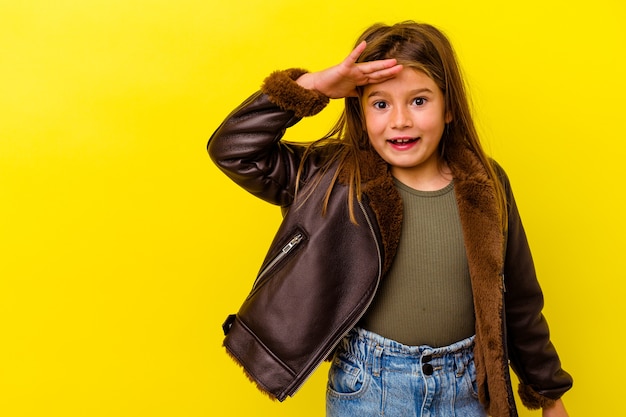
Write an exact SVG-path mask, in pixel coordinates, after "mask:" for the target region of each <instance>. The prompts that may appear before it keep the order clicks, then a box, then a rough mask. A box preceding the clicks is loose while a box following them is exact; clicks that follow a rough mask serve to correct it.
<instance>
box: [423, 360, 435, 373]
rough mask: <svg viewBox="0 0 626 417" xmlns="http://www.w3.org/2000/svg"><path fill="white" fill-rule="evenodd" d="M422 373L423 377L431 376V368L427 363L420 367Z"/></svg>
mask: <svg viewBox="0 0 626 417" xmlns="http://www.w3.org/2000/svg"><path fill="white" fill-rule="evenodd" d="M422 372H424V375H428V376H429V375H432V374H433V366H432V365H431V364H429V363H426V364H424V365H423V366H422Z"/></svg>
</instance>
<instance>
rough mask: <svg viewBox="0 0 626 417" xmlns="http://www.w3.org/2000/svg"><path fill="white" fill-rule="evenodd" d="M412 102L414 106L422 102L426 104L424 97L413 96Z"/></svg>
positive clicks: (420, 104) (421, 104)
mask: <svg viewBox="0 0 626 417" xmlns="http://www.w3.org/2000/svg"><path fill="white" fill-rule="evenodd" d="M413 104H415V105H416V106H423V105H424V104H426V99H425V98H424V97H415V98H414V99H413Z"/></svg>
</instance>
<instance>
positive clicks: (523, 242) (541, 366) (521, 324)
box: [504, 177, 573, 409]
mask: <svg viewBox="0 0 626 417" xmlns="http://www.w3.org/2000/svg"><path fill="white" fill-rule="evenodd" d="M504 185H505V189H506V193H507V200H508V204H509V212H508V232H507V246H506V256H505V264H504V283H505V291H506V292H505V315H506V328H507V330H506V331H507V338H508V354H509V359H510V361H511V367H512V368H513V370H514V371H515V373H516V374H517V376H518V378H519V379H520V387H519V394H520V398H521V400H522V402H523V403H524V404H525V405H526V406H527V407H529V408H531V409H533V408H540V407H544V406H548V405H550V404H551V403H552V402H553V401H554V400H556V399H558V398H560V397H561V396H562V395H563V394H564V393H565V392H566V391H567V390H569V389H570V388H571V387H572V382H573V380H572V377H571V376H570V375H569V374H568V373H567V372H565V371H564V370H563V369H562V368H561V362H560V360H559V357H558V355H557V352H556V350H555V348H554V346H553V345H552V343H551V342H550V332H549V329H548V324H547V322H546V319H545V317H544V316H543V314H542V312H541V311H542V309H543V304H544V303H543V294H542V291H541V288H540V286H539V283H538V281H537V276H536V273H535V267H534V264H533V260H532V256H531V253H530V248H529V246H528V241H527V238H526V233H525V232H524V228H523V226H522V222H521V219H520V215H519V212H518V210H517V205H516V203H515V198H514V197H513V193H512V191H511V187H510V185H509V183H508V179H506V177H504Z"/></svg>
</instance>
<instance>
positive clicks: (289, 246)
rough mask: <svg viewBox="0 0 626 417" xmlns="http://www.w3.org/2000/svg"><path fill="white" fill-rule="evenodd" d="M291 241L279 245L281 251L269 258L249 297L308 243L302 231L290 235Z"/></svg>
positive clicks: (295, 231)
mask: <svg viewBox="0 0 626 417" xmlns="http://www.w3.org/2000/svg"><path fill="white" fill-rule="evenodd" d="M289 236H290V237H289V239H288V240H287V241H286V242H284V243H283V244H282V245H278V247H279V248H280V250H279V251H278V252H277V253H276V254H274V255H273V256H271V257H269V258H268V259H267V260H266V261H265V262H264V264H263V266H262V267H261V270H260V271H259V274H258V275H257V277H256V280H255V281H254V284H253V285H252V291H251V292H250V294H249V295H248V298H250V297H251V296H252V295H254V293H255V292H256V291H258V290H259V288H261V287H262V286H263V285H264V284H265V283H266V282H267V281H268V279H269V278H270V277H271V275H272V273H273V272H275V271H277V270H279V269H280V266H281V265H282V264H284V263H285V261H287V259H289V258H291V257H293V256H294V255H295V253H296V252H297V251H298V249H299V248H300V247H301V246H302V245H303V243H304V242H305V241H306V235H305V233H304V231H302V230H301V229H298V228H297V229H295V230H294V232H293V233H291V234H289Z"/></svg>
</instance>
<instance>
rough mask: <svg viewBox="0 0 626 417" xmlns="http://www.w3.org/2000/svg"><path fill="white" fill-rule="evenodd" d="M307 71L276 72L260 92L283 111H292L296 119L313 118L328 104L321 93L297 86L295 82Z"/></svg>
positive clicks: (293, 69) (298, 69)
mask: <svg viewBox="0 0 626 417" xmlns="http://www.w3.org/2000/svg"><path fill="white" fill-rule="evenodd" d="M306 72H307V71H306V70H303V69H300V68H292V69H288V70H285V71H276V72H273V73H272V74H270V76H269V77H267V78H266V79H265V81H263V85H262V86H261V91H262V92H263V93H265V94H267V95H268V96H269V98H270V100H271V101H272V102H273V103H274V104H276V105H278V106H279V107H280V108H281V109H283V110H292V111H293V112H294V113H295V115H296V116H297V117H306V116H313V115H314V114H317V113H319V112H320V111H322V109H323V108H324V107H326V105H327V104H328V101H329V99H328V97H326V96H325V95H323V94H322V93H320V92H318V91H315V90H309V89H306V88H304V87H301V86H300V85H298V84H297V83H296V82H295V80H297V79H298V77H300V76H301V75H302V74H305V73H306Z"/></svg>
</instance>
